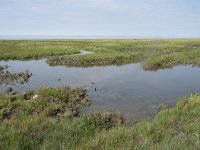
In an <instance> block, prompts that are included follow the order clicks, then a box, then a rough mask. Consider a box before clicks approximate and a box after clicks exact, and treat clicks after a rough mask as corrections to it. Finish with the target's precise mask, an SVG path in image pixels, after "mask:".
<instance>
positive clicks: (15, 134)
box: [0, 87, 200, 150]
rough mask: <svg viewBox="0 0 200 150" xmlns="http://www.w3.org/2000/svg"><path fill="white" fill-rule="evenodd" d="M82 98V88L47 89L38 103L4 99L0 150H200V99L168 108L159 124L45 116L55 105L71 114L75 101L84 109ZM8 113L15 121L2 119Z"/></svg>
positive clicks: (191, 98)
mask: <svg viewBox="0 0 200 150" xmlns="http://www.w3.org/2000/svg"><path fill="white" fill-rule="evenodd" d="M80 92H82V90H81V88H76V89H70V88H68V87H65V88H56V89H53V88H42V89H40V90H38V91H36V92H35V93H34V94H38V98H37V99H35V100H31V99H30V100H24V98H23V95H22V94H18V95H17V99H16V100H14V101H13V99H11V97H12V95H8V94H2V95H1V97H0V112H1V114H0V115H1V120H0V149H5V150H10V149H15V150H16V149H19V150H27V149H29V150H31V149H41V150H43V149H50V150H51V149H52V150H54V149H70V150H73V149H74V150H75V149H77V150H82V149H87V150H96V149H99V150H123V149H124V150H128V149H130V150H132V149H156V150H171V149H172V150H173V149H181V150H188V149H193V150H195V149H200V142H199V141H200V96H199V95H197V94H191V96H189V97H183V98H180V99H179V100H178V102H177V104H176V106H175V107H174V108H171V109H168V108H166V107H163V109H162V110H161V111H160V112H159V113H158V114H157V116H156V117H155V118H154V119H152V120H150V121H148V120H147V121H142V122H139V123H137V124H135V125H130V124H129V125H128V124H126V123H124V124H121V123H122V122H119V120H116V119H114V120H115V121H114V120H113V118H112V119H111V118H110V117H109V116H111V115H110V114H109V113H103V114H102V115H100V114H98V115H97V116H96V119H94V116H92V115H90V116H80V117H72V118H69V117H66V116H64V115H60V117H58V116H59V114H54V115H53V116H52V115H49V113H44V112H45V111H47V110H48V108H50V107H51V106H52V105H56V106H58V107H57V108H59V109H61V108H63V107H67V108H68V107H69V105H68V104H69V102H72V101H76V102H77V101H78V102H77V103H75V106H78V107H77V108H82V107H83V106H82V105H81V107H79V104H80V100H82V99H79V100H77V99H78V98H80V96H81V95H82V94H81V95H80ZM61 95H62V96H61ZM30 97H31V96H30ZM52 99H54V101H52ZM57 108H56V109H57ZM11 110H12V111H11ZM9 111H11V112H12V113H11V115H10V117H8V118H5V117H2V116H3V115H5V113H6V112H9ZM113 116H114V117H116V116H118V115H113ZM113 123H114V124H113Z"/></svg>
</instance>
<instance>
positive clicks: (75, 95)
mask: <svg viewBox="0 0 200 150" xmlns="http://www.w3.org/2000/svg"><path fill="white" fill-rule="evenodd" d="M0 99H1V103H0V111H1V113H0V119H2V120H4V119H11V118H13V117H15V116H18V115H20V114H21V113H26V114H28V115H39V116H44V117H51V118H58V119H60V118H71V117H75V116H78V115H79V110H80V109H81V108H83V107H85V106H89V105H90V104H91V101H90V99H89V97H88V96H87V94H86V90H85V89H83V88H75V89H71V88H69V87H64V88H40V89H38V90H37V91H32V90H28V91H26V92H24V93H17V94H15V95H13V94H11V93H7V94H1V95H0ZM8 103H9V104H10V105H7V104H8Z"/></svg>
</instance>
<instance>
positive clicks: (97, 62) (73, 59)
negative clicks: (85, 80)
mask: <svg viewBox="0 0 200 150" xmlns="http://www.w3.org/2000/svg"><path fill="white" fill-rule="evenodd" d="M138 60H139V59H136V56H135V55H132V54H125V55H124V54H123V55H115V54H103V55H98V54H91V55H73V56H58V57H50V58H48V59H47V61H46V62H47V63H48V64H49V65H50V66H57V65H58V66H68V67H92V66H108V65H119V66H120V65H125V64H129V63H134V62H138Z"/></svg>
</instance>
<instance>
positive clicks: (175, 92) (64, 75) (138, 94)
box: [0, 59, 200, 120]
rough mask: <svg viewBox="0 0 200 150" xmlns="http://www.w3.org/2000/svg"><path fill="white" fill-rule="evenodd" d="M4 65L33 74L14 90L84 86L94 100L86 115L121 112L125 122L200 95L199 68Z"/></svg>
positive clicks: (36, 62) (14, 70)
mask: <svg viewBox="0 0 200 150" xmlns="http://www.w3.org/2000/svg"><path fill="white" fill-rule="evenodd" d="M5 64H7V65H9V66H11V67H10V68H9V70H10V71H11V72H20V71H25V70H26V69H28V70H29V71H30V72H32V73H33V76H32V77H31V78H30V80H29V82H28V83H27V84H24V85H14V86H13V88H14V90H16V91H24V90H27V89H37V88H38V87H41V86H51V87H56V86H64V85H69V86H72V87H75V86H85V88H86V89H87V90H88V95H89V96H90V97H91V98H92V100H93V104H92V105H91V107H89V108H87V109H85V110H84V112H85V113H91V112H96V111H111V112H121V113H122V114H123V115H124V116H125V118H126V119H127V120H141V119H147V118H151V117H152V116H153V115H154V114H155V110H152V109H151V106H158V105H159V104H160V103H161V102H165V103H167V104H168V105H169V106H173V105H175V103H176V100H177V98H179V97H181V96H187V95H189V94H190V93H191V92H200V80H199V79H200V69H199V68H193V67H192V66H176V67H174V68H173V69H164V70H158V71H156V72H154V71H144V70H143V69H142V68H141V66H140V64H129V65H124V66H106V67H89V68H75V67H71V68H69V67H64V66H56V67H50V66H49V65H48V64H46V62H45V59H42V60H31V61H7V62H4V61H1V62H0V65H5ZM60 79H61V80H60ZM92 82H94V84H91V83H92ZM5 88H6V86H5V85H1V86H0V90H1V91H3V90H5ZM95 88H96V89H97V90H96V91H95Z"/></svg>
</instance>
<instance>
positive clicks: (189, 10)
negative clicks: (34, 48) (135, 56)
mask: <svg viewBox="0 0 200 150" xmlns="http://www.w3.org/2000/svg"><path fill="white" fill-rule="evenodd" d="M199 28H200V0H0V35H83V36H84V35H94V36H130V37H200V29H199Z"/></svg>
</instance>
